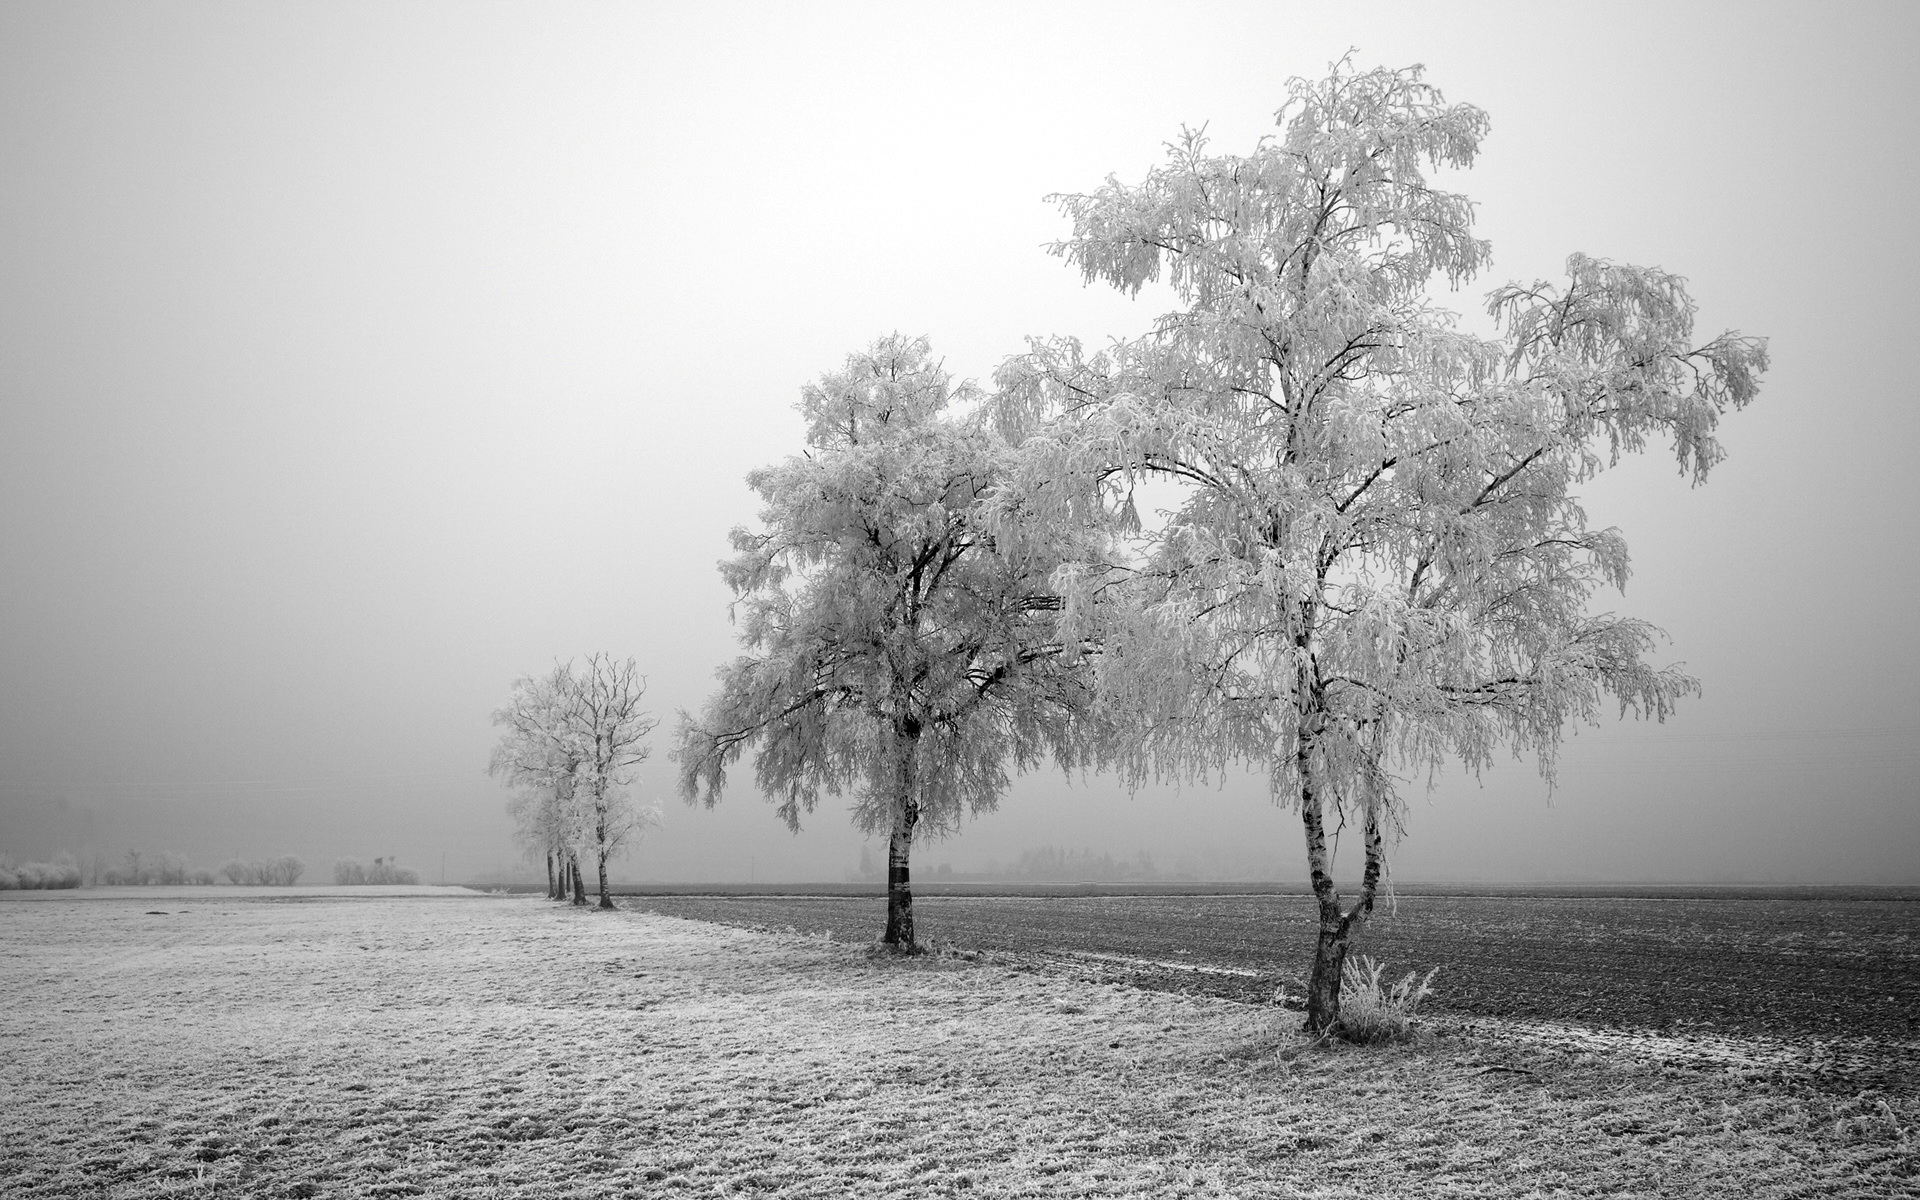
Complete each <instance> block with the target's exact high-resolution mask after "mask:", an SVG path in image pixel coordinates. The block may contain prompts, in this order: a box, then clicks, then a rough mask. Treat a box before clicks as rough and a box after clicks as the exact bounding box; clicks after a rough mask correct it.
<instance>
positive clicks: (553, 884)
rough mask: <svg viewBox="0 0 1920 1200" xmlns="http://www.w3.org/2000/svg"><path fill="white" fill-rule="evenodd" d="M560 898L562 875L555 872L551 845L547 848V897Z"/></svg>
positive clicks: (550, 898)
mask: <svg viewBox="0 0 1920 1200" xmlns="http://www.w3.org/2000/svg"><path fill="white" fill-rule="evenodd" d="M559 898H560V877H559V876H558V875H556V874H554V870H553V849H552V848H551V847H549V848H548V849H547V899H549V900H558V899H559Z"/></svg>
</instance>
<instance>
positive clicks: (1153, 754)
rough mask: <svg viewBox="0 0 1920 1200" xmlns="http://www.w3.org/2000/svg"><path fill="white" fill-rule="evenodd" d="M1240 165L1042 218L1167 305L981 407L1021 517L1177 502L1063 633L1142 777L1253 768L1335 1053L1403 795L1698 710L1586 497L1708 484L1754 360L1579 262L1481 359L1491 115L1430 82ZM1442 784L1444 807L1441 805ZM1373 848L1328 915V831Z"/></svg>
mask: <svg viewBox="0 0 1920 1200" xmlns="http://www.w3.org/2000/svg"><path fill="white" fill-rule="evenodd" d="M1289 96H1290V98H1289V101H1288V103H1287V105H1286V107H1284V108H1283V109H1282V110H1281V111H1280V114H1279V117H1278V124H1279V126H1280V132H1279V133H1278V135H1277V136H1270V137H1268V138H1265V139H1263V140H1262V141H1260V142H1259V143H1258V144H1257V145H1256V146H1255V148H1254V150H1253V152H1252V153H1251V154H1249V155H1246V156H1232V155H1215V154H1213V153H1211V152H1210V150H1209V148H1208V144H1207V140H1206V138H1205V136H1204V134H1203V133H1201V132H1195V131H1185V132H1183V134H1182V136H1181V137H1180V138H1179V139H1178V140H1177V141H1176V142H1174V143H1173V144H1171V145H1170V146H1169V147H1168V151H1167V155H1166V159H1165V161H1164V163H1163V164H1162V165H1161V166H1159V167H1157V168H1155V169H1154V170H1152V171H1151V172H1150V173H1149V174H1148V175H1147V177H1146V178H1145V180H1143V181H1142V182H1141V183H1139V184H1137V185H1127V184H1123V183H1120V182H1118V181H1117V180H1114V179H1111V178H1109V180H1108V181H1107V183H1106V184H1105V185H1104V186H1103V187H1101V188H1099V189H1098V190H1096V191H1093V192H1091V193H1087V194H1079V195H1069V196H1065V197H1061V198H1059V199H1060V202H1061V204H1062V207H1063V211H1064V212H1065V214H1066V215H1067V216H1068V217H1069V218H1070V219H1071V221H1072V233H1071V235H1070V236H1069V237H1068V238H1067V239H1066V240H1065V241H1063V242H1061V243H1059V244H1057V245H1056V246H1054V247H1053V251H1054V252H1055V253H1056V254H1058V255H1060V256H1062V257H1064V258H1065V259H1066V260H1067V261H1068V262H1070V263H1071V264H1073V265H1074V266H1076V267H1078V268H1079V269H1080V271H1081V272H1082V274H1083V275H1084V277H1085V278H1086V280H1087V281H1088V282H1093V281H1096V280H1098V281H1103V282H1105V283H1108V284H1111V285H1113V286H1115V287H1118V288H1121V289H1123V290H1125V291H1128V292H1134V293H1137V292H1138V291H1139V290H1140V289H1141V288H1142V287H1143V286H1144V285H1146V284H1147V283H1149V282H1152V281H1164V282H1165V283H1166V284H1168V285H1170V286H1171V289H1172V291H1173V293H1174V294H1175V296H1176V297H1177V298H1178V307H1177V308H1176V309H1175V310H1174V311H1172V312H1170V313H1168V314H1167V315H1166V316H1164V317H1162V318H1160V319H1159V320H1158V321H1157V322H1156V323H1155V325H1154V326H1153V328H1152V330H1151V332H1149V333H1148V334H1146V335H1145V336H1143V337H1141V338H1139V339H1137V340H1134V341H1131V342H1124V343H1119V344H1116V345H1115V346H1114V347H1113V348H1112V349H1111V350H1109V351H1107V352H1103V353H1099V354H1092V355H1089V354H1087V353H1085V352H1084V351H1083V350H1082V348H1081V347H1080V346H1079V345H1078V344H1077V343H1074V342H1072V341H1067V340H1056V341H1050V342H1036V343H1034V344H1033V345H1032V346H1031V348H1030V352H1029V353H1028V354H1026V355H1024V356H1022V357H1020V358H1017V359H1014V360H1011V361H1009V362H1008V363H1007V364H1006V365H1005V366H1004V368H1003V369H1002V370H1001V371H1000V373H999V374H998V376H997V382H998V384H999V388H1000V394H999V396H998V397H997V399H996V407H997V411H998V414H999V417H1000V419H1001V420H1002V422H1003V427H1004V428H1005V429H1006V430H1008V431H1009V432H1011V433H1013V434H1015V435H1018V436H1024V437H1027V438H1029V439H1031V440H1030V446H1031V448H1032V451H1033V457H1032V462H1031V464H1030V466H1029V468H1028V469H1027V471H1026V474H1025V477H1024V480H1023V482H1022V484H1021V485H1020V486H1018V487H1017V488H1016V489H1015V490H1016V491H1017V492H1018V493H1019V495H1020V497H1021V503H1022V504H1024V505H1026V506H1028V507H1032V506H1036V505H1039V506H1045V507H1047V508H1048V509H1049V511H1051V513H1052V515H1053V519H1054V520H1057V521H1060V522H1064V523H1073V522H1087V523H1092V524H1105V525H1107V526H1108V527H1116V528H1125V527H1128V526H1129V523H1130V521H1131V520H1132V517H1131V493H1132V489H1133V487H1134V486H1135V485H1136V483H1138V482H1139V481H1140V480H1142V479H1147V478H1155V479H1161V480H1166V481H1170V483H1171V484H1172V485H1173V486H1174V488H1175V489H1176V491H1177V494H1178V497H1179V499H1178V501H1177V504H1176V506H1175V507H1174V508H1173V510H1172V511H1171V512H1170V513H1169V514H1168V515H1167V519H1166V520H1165V522H1164V523H1163V524H1161V525H1157V526H1153V527H1151V528H1148V529H1145V530H1144V531H1142V532H1141V533H1140V534H1139V540H1140V544H1141V551H1140V555H1139V558H1138V559H1137V561H1136V564H1135V566H1134V568H1133V569H1132V570H1130V571H1129V572H1128V573H1127V577H1126V579H1125V586H1124V587H1114V586H1112V584H1113V582H1114V580H1113V576H1112V572H1111V571H1110V570H1107V569H1104V568H1103V569H1100V570H1084V571H1078V572H1075V571H1066V572H1063V573H1062V575H1061V579H1062V581H1063V584H1064V586H1065V591H1066V593H1067V600H1068V613H1069V617H1070V619H1069V622H1068V626H1067V628H1066V631H1065V632H1066V635H1067V636H1081V637H1098V638H1099V639H1100V640H1101V641H1102V643H1103V645H1104V652H1103V653H1102V654H1101V655H1100V656H1099V657H1098V658H1097V659H1096V660H1094V661H1095V663H1096V666H1097V671H1098V676H1099V683H1100V689H1101V695H1102V703H1103V705H1104V706H1105V707H1106V708H1107V710H1108V711H1109V712H1110V713H1112V714H1114V715H1115V719H1116V720H1118V721H1121V722H1123V723H1124V724H1125V726H1126V727H1127V728H1130V729H1131V730H1132V731H1133V736H1132V737H1130V738H1128V739H1125V740H1123V741H1121V742H1119V743H1117V744H1116V745H1117V747H1118V749H1117V750H1116V754H1117V756H1118V757H1119V758H1120V759H1121V761H1122V762H1123V763H1124V764H1125V765H1126V766H1127V767H1128V768H1129V769H1130V770H1132V771H1133V772H1134V773H1135V774H1136V775H1138V774H1142V773H1151V772H1162V773H1173V774H1176V775H1179V774H1193V773H1203V774H1204V773H1209V772H1213V771H1217V770H1220V769H1223V768H1225V767H1227V766H1229V765H1232V764H1237V765H1241V766H1250V767H1253V768H1254V769H1257V770H1260V771H1262V772H1263V773H1264V774H1265V775H1266V777H1267V779H1268V780H1269V783H1270V786H1271V789H1272V793H1273V796H1274V798H1275V799H1276V800H1277V801H1278V802H1280V803H1282V804H1284V805H1286V806H1288V807H1290V808H1292V809H1293V810H1295V811H1297V812H1298V813H1299V814H1300V818H1301V824H1302V829H1303V833H1304V838H1305V848H1306V855H1307V863H1308V867H1309V871H1310V875H1311V879H1312V884H1313V892H1314V896H1315V899H1316V903H1317V905H1318V912H1319V933H1318V939H1317V944H1316V949H1315V954H1314V961H1313V969H1312V977H1311V983H1310V986H1309V996H1308V1025H1309V1027H1310V1028H1311V1029H1313V1030H1315V1031H1322V1030H1327V1029H1330V1028H1333V1027H1336V1026H1337V1022H1338V1018H1339V985H1340V978H1341V967H1342V965H1343V962H1344V959H1345V955H1346V952H1347V947H1348V945H1349V942H1350V939H1351V938H1352V936H1353V934H1354V932H1355V931H1356V930H1357V929H1358V928H1359V927H1360V925H1361V923H1362V922H1364V921H1365V920H1366V919H1367V917H1368V915H1369V914H1370V913H1371V912H1372V909H1373V906H1374V902H1375V898H1376V894H1377V890H1378V888H1379V886H1380V884H1381V880H1382V876H1383V873H1384V872H1385V870H1386V866H1387V861H1386V843H1387V841H1388V839H1389V838H1390V837H1392V836H1393V835H1394V834H1395V832H1396V831H1397V828H1398V815H1399V812H1400V793H1399V790H1398V785H1399V784H1400V783H1402V782H1403V781H1404V780H1405V779H1407V778H1410V777H1412V776H1415V775H1417V774H1419V773H1420V772H1422V771H1426V772H1429V773H1431V772H1432V771H1434V770H1436V769H1437V768H1438V767H1439V766H1440V765H1441V764H1442V763H1444V762H1447V761H1459V762H1462V763H1464V764H1465V766H1466V767H1467V768H1469V769H1471V770H1474V771H1476V772H1477V771H1479V770H1481V769H1482V768H1484V767H1485V766H1487V765H1488V764H1489V763H1491V762H1492V761H1493V760H1494V758H1495V756H1496V754H1497V753H1499V752H1501V751H1503V750H1508V751H1511V752H1512V753H1514V754H1516V755H1519V754H1532V755H1535V756H1537V758H1538V762H1539V767H1540V770H1541V771H1542V773H1543V774H1544V775H1545V776H1546V777H1547V778H1548V780H1549V783H1550V782H1551V780H1552V776H1553V771H1554V763H1555V756H1556V753H1557V751H1558V748H1559V745H1560V742H1561V739H1562V737H1563V736H1564V733H1565V731H1566V729H1567V727H1568V726H1569V724H1570V723H1572V722H1575V721H1593V720H1595V719H1596V718H1597V717H1598V716H1599V715H1600V713H1601V712H1602V710H1603V706H1607V705H1613V706H1617V708H1618V709H1619V711H1620V712H1621V713H1622V714H1623V715H1624V714H1627V713H1632V714H1634V715H1636V716H1642V717H1652V718H1655V719H1664V718H1665V717H1666V715H1667V714H1668V712H1669V711H1670V710H1671V709H1672V707H1673V705H1674V703H1675V702H1676V700H1678V699H1680V698H1681V697H1683V696H1685V695H1687V694H1688V693H1690V692H1693V691H1695V690H1696V688H1697V684H1696V682H1695V681H1694V680H1693V679H1691V678H1689V677H1688V676H1687V675H1686V674H1684V673H1683V672H1682V671H1681V670H1680V669H1678V668H1677V667H1671V666H1666V667H1661V666H1654V665H1651V664H1650V663H1649V662H1648V656H1649V654H1650V653H1651V652H1652V650H1653V649H1654V647H1655V644H1656V640H1657V638H1658V637H1659V636H1660V634H1659V631H1657V630H1656V629H1654V628H1653V627H1651V626H1649V625H1648V624H1646V623H1645V622H1643V621H1640V620H1636V619H1634V618H1632V617H1627V616H1618V615H1614V614H1612V613H1607V612H1600V611H1596V606H1595V604H1594V603H1593V600H1594V598H1595V593H1596V591H1597V590H1598V589H1600V588H1602V587H1603V586H1604V587H1611V588H1623V587H1624V586H1625V583H1626V580H1627V575H1628V557H1627V548H1626V544H1625V542H1624V540H1623V539H1622V537H1621V535H1620V533H1619V532H1618V531H1617V530H1614V529H1594V528H1591V527H1589V525H1588V523H1587V519H1586V516H1585V514H1584V512H1583V511H1582V509H1581V507H1580V504H1579V502H1578V500H1577V498H1576V496H1575V494H1574V491H1573V489H1574V488H1575V487H1577V486H1578V485H1579V484H1581V483H1583V482H1585V481H1586V480H1588V479H1591V478H1592V477H1593V476H1594V475H1595V474H1596V473H1598V472H1599V471H1601V470H1603V469H1605V468H1606V467H1608V466H1609V465H1612V464H1614V463H1616V462H1617V461H1618V460H1619V459H1620V457H1621V456H1622V455H1623V454H1626V453H1630V452H1636V451H1639V450H1642V449H1643V448H1645V447H1646V446H1647V445H1648V444H1649V443H1650V442H1652V441H1655V440H1658V441H1661V442H1665V443H1668V444H1669V445H1670V446H1671V449H1672V452H1673V454H1674V455H1675V457H1676V459H1677V462H1678V466H1679V469H1680V470H1681V471H1682V472H1683V473H1685V474H1687V475H1689V476H1690V477H1691V478H1692V480H1693V481H1694V482H1695V483H1696V484H1697V483H1701V482H1704V481H1705V480H1706V478H1707V475H1708V473H1709V471H1710V470H1711V468H1712V467H1713V466H1714V465H1715V464H1716V463H1717V462H1719V461H1720V459H1721V457H1722V451H1721V447H1720V445H1719V443H1718V442H1717V441H1716V440H1715V426H1716V422H1717V420H1718V419H1719V417H1720V416H1721V415H1722V414H1723V413H1724V412H1726V411H1727V410H1728V409H1730V408H1731V409H1737V408H1739V407H1741V406H1743V405H1745V404H1746V403H1748V402H1749V401H1750V400H1752V399H1753V398H1754V396H1755V394H1756V391H1757V386H1758V378H1759V375H1760V373H1761V372H1762V371H1763V370H1764V369H1765V366H1766V348H1765V343H1764V342H1763V341H1761V340H1759V339H1755V338H1747V337H1742V336H1740V335H1739V334H1737V333H1722V334H1720V335H1718V336H1716V337H1712V338H1708V339H1705V340H1697V339H1696V338H1695V337H1694V333H1693V315H1694V306H1693V303H1692V302H1691V301H1690V300H1689V298H1688V296H1687V293H1686V289H1685V286H1684V282H1683V280H1681V279H1680V278H1679V277H1678V276H1675V275H1672V274H1669V273H1667V272H1665V271H1662V270H1660V269H1658V268H1648V267H1635V266H1628V265H1624V264H1619V263H1613V262H1608V261H1605V260H1601V259H1595V258H1589V257H1586V256H1584V255H1580V254H1575V255H1573V256H1572V257H1571V258H1569V259H1568V260H1567V277H1566V278H1565V279H1564V280H1561V281H1558V282H1545V281H1541V282H1536V283H1528V284H1516V285H1511V286H1507V287H1502V288H1500V289H1498V290H1496V291H1494V292H1493V293H1492V294H1491V296H1490V297H1489V299H1488V307H1489V311H1490V312H1491V313H1492V315H1493V317H1494V318H1495V322H1496V328H1497V330H1498V336H1497V337H1494V338H1478V337H1475V336H1471V335H1469V334H1468V333H1465V332H1463V331H1462V330H1461V328H1460V326H1459V325H1458V323H1457V320H1456V318H1455V317H1454V315H1453V314H1451V313H1449V312H1447V311H1444V310H1443V309H1441V308H1439V307H1437V306H1436V305H1435V304H1434V303H1432V302H1431V301H1430V300H1429V298H1428V289H1429V286H1430V285H1431V284H1433V283H1437V282H1439V281H1445V282H1447V283H1448V284H1451V285H1454V286H1456V287H1457V286H1458V285H1460V284H1461V283H1463V282H1465V281H1466V280H1468V279H1469V278H1471V277H1472V276H1473V275H1474V274H1475V273H1476V272H1477V271H1479V270H1480V269H1481V268H1482V267H1483V266H1484V265H1485V264H1486V262H1487V259H1488V246H1487V243H1486V242H1484V241H1482V240H1480V239H1479V238H1477V237H1475V236H1474V231H1473V223H1472V216H1473V213H1472V205H1471V203H1470V202H1469V201H1468V199H1467V198H1466V197H1465V196H1463V195H1459V194H1456V193H1452V192H1449V191H1446V190H1443V189H1441V188H1439V187H1437V186H1435V185H1434V183H1433V182H1431V181H1430V180H1429V178H1428V174H1427V173H1428V171H1430V170H1433V169H1435V168H1442V167H1445V168H1464V167H1468V166H1470V165H1471V164H1472V162H1473V159H1474V156H1475V153H1476V150H1477V148H1478V145H1479V142H1480V139H1481V137H1482V136H1483V135H1484V133H1485V132H1486V128H1487V118H1486V116H1485V114H1484V113H1482V112H1481V111H1479V110H1478V109H1475V108H1473V107H1471V106H1469V105H1464V104H1448V103H1446V101H1445V100H1444V98H1443V97H1442V95H1441V93H1440V92H1439V91H1438V90H1436V89H1435V88H1434V87H1432V86H1431V85H1429V84H1428V83H1427V82H1425V80H1424V79H1423V77H1422V72H1421V69H1420V68H1417V67H1416V68H1412V69H1409V70H1399V71H1393V70H1372V71H1365V72H1361V71H1356V70H1354V69H1353V68H1352V67H1351V66H1350V65H1348V64H1347V63H1346V62H1342V63H1339V64H1336V66H1335V68H1334V70H1333V71H1332V73H1331V75H1330V76H1329V77H1328V78H1326V79H1323V80H1320V81H1317V82H1306V81H1300V80H1295V81H1292V82H1291V83H1290V84H1289ZM1429 778H1431V774H1429ZM1348 823H1353V824H1355V825H1357V826H1358V828H1359V832H1360V834H1361V839H1360V840H1361V845H1362V852H1363V855H1364V870H1363V873H1362V876H1361V881H1360V886H1359V892H1358V894H1357V896H1355V897H1353V898H1352V902H1351V903H1346V902H1344V901H1343V898H1342V896H1341V895H1340V893H1339V891H1338V889H1337V888H1336V887H1335V884H1334V880H1333V871H1332V862H1331V858H1330V855H1329V852H1328V844H1327V843H1328V836H1329V831H1330V826H1331V827H1332V829H1334V830H1338V829H1339V828H1340V827H1341V826H1343V825H1346V824H1348Z"/></svg>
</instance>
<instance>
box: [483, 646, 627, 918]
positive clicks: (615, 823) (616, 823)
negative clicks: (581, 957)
mask: <svg viewBox="0 0 1920 1200" xmlns="http://www.w3.org/2000/svg"><path fill="white" fill-rule="evenodd" d="M646 687H647V684H646V678H645V677H644V676H642V675H641V674H640V673H639V669H638V667H636V666H635V664H634V661H633V660H632V659H631V658H629V659H626V660H624V661H619V660H615V659H614V658H613V657H612V656H611V655H608V654H600V653H596V654H592V655H589V656H588V658H587V661H586V663H585V664H584V666H582V667H581V668H580V669H579V670H578V671H576V670H575V668H574V666H573V664H572V663H570V662H569V663H559V664H555V666H554V668H553V669H552V670H551V671H549V672H548V673H547V674H545V675H543V676H541V677H539V678H538V679H535V678H531V677H529V678H522V679H519V680H516V681H515V682H514V684H513V691H512V696H511V699H510V700H509V702H508V704H507V706H506V707H505V708H502V709H500V710H498V711H496V712H495V713H494V715H493V721H494V724H495V725H498V726H500V727H501V730H502V732H501V734H500V738H499V741H498V742H497V743H496V745H495V747H494V752H493V759H492V762H491V763H490V765H489V766H488V768H487V769H488V772H489V773H490V774H493V775H496V776H499V777H501V778H502V779H504V780H505V782H506V783H507V784H508V785H509V786H511V787H513V788H515V789H516V792H515V795H514V797H513V799H512V800H511V801H509V802H508V806H507V811H508V812H509V814H511V815H512V817H513V819H514V826H515V830H516V836H517V838H518V840H519V841H520V844H521V845H522V846H523V847H525V848H526V850H527V852H528V853H529V854H538V855H539V856H541V857H542V858H544V859H545V860H546V863H547V890H548V895H549V896H551V897H553V898H556V899H558V898H559V897H560V896H561V895H563V894H565V893H566V892H568V891H569V889H570V890H571V893H572V896H573V901H574V903H575V904H584V903H586V895H585V883H584V881H583V879H582V878H581V872H580V865H579V854H578V849H577V847H578V846H579V845H580V844H581V843H585V844H586V845H588V846H590V847H591V848H592V853H593V855H594V857H595V859H596V862H597V866H598V873H599V885H600V901H599V903H600V907H602V908H612V907H613V900H612V898H611V897H610V896H609V895H608V892H607V862H608V860H609V859H611V858H613V857H614V856H616V855H618V854H619V853H621V852H622V851H623V850H625V849H627V848H628V847H629V846H630V845H631V843H632V841H633V840H634V838H636V837H637V836H638V835H640V834H641V833H643V832H644V831H645V830H646V829H648V828H649V827H651V826H653V825H656V824H658V823H659V806H658V804H657V803H653V804H647V805H641V806H636V805H635V804H634V802H633V798H632V795H631V790H632V787H633V783H634V778H633V768H634V767H636V766H638V765H639V764H640V763H642V762H644V761H646V759H647V756H648V755H649V754H650V753H651V749H650V748H649V747H648V746H647V745H646V737H647V734H649V733H651V732H652V730H653V728H654V726H655V725H656V724H657V723H658V722H657V720H656V719H655V718H654V717H653V716H652V714H650V713H648V712H645V711H644V710H642V709H641V707H640V703H641V699H642V697H643V696H644V695H645V694H646ZM556 868H557V869H558V872H559V874H558V877H556V875H555V871H556Z"/></svg>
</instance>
